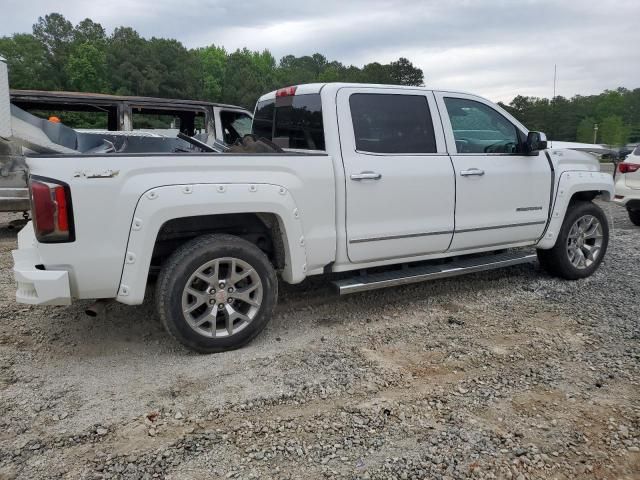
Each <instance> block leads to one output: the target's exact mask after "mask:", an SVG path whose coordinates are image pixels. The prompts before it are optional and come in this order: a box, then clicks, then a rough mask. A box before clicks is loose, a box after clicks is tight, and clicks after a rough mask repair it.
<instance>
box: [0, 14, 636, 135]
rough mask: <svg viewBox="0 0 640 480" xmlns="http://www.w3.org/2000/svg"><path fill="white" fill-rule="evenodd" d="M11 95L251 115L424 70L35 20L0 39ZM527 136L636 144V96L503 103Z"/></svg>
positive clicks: (417, 75) (54, 17) (59, 19)
mask: <svg viewBox="0 0 640 480" xmlns="http://www.w3.org/2000/svg"><path fill="white" fill-rule="evenodd" d="M0 55H2V56H3V57H5V59H6V60H7V62H8V65H9V81H10V85H11V87H12V88H22V89H40V90H72V91H82V92H96V93H113V94H119V95H142V96H155V97H164V98H183V99H195V100H207V101H212V102H225V103H231V104H235V105H241V106H244V107H246V108H249V109H252V108H253V106H254V104H255V102H256V100H257V98H258V97H259V96H260V95H262V94H263V93H265V92H268V91H271V90H274V89H276V88H278V87H283V86H287V85H297V84H301V83H311V82H342V81H344V82H361V83H383V84H394V85H423V84H424V81H425V80H424V74H423V71H422V70H421V69H419V68H417V67H415V66H414V65H413V64H412V63H411V62H410V61H409V60H407V59H406V58H399V59H398V60H397V61H394V62H390V63H387V64H381V63H378V62H372V63H368V64H366V65H364V66H363V67H356V66H353V65H344V64H342V63H341V62H338V61H330V60H328V59H327V58H326V57H325V56H324V55H322V54H320V53H316V54H313V55H310V56H301V57H296V56H294V55H287V56H285V57H282V58H281V59H280V60H279V61H276V59H275V58H274V56H273V55H272V54H271V52H269V50H266V49H265V50H263V51H252V50H249V49H247V48H243V49H238V50H235V51H233V52H231V51H227V50H226V49H225V48H224V47H222V46H217V45H210V46H206V47H200V48H192V49H189V48H186V47H185V46H184V45H183V44H182V43H181V42H179V41H178V40H175V39H166V38H157V37H152V38H150V39H147V38H143V37H141V36H140V35H139V34H138V32H136V31H135V30H134V29H133V28H130V27H118V28H116V29H115V30H113V32H111V34H108V33H107V31H106V30H105V29H104V28H103V27H102V25H100V24H99V23H97V22H94V21H93V20H91V19H89V18H87V19H85V20H82V21H81V22H79V23H78V24H77V25H73V24H72V23H71V22H70V21H69V20H67V19H66V18H65V17H64V16H63V15H61V14H58V13H51V14H49V15H46V16H44V17H39V18H38V21H37V22H36V23H35V24H34V25H33V29H32V32H31V33H16V34H14V35H11V36H4V37H0ZM502 106H503V107H504V108H506V109H507V110H508V111H509V112H511V113H512V114H513V115H514V116H515V117H516V118H518V119H519V120H520V121H521V122H522V123H524V124H525V125H526V126H527V127H528V128H530V129H534V130H542V131H545V132H547V134H548V136H549V138H551V139H555V140H565V141H580V142H587V143H592V142H593V141H594V130H595V125H596V124H597V125H598V129H597V133H596V137H595V140H596V142H597V143H607V144H610V145H622V144H625V143H627V142H630V141H635V142H637V141H640V89H634V90H628V89H624V88H619V89H617V90H612V91H605V92H603V93H601V94H599V95H590V96H580V95H577V96H574V97H572V98H569V99H568V98H564V97H560V96H559V97H556V98H553V99H551V100H549V99H545V98H537V97H524V96H516V97H515V98H514V99H513V101H512V102H510V103H509V104H508V105H504V104H502Z"/></svg>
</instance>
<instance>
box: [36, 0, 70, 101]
mask: <svg viewBox="0 0 640 480" xmlns="http://www.w3.org/2000/svg"><path fill="white" fill-rule="evenodd" d="M33 35H34V37H36V38H37V39H38V40H40V42H41V43H42V45H43V46H44V48H45V51H46V59H47V63H48V69H47V70H48V72H47V74H48V75H50V77H51V81H52V82H53V84H54V86H55V88H59V89H64V88H65V87H66V86H67V82H66V76H65V71H64V67H65V64H66V63H67V58H68V56H69V53H70V49H71V42H72V40H73V25H72V23H71V22H70V21H69V20H67V19H66V18H64V17H63V16H62V15H60V14H59V13H51V14H49V15H45V16H44V17H38V21H37V23H35V24H34V25H33Z"/></svg>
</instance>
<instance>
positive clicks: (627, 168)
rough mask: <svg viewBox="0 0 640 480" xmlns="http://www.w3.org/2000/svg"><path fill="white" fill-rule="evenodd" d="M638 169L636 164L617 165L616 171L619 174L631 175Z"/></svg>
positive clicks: (638, 166) (639, 166)
mask: <svg viewBox="0 0 640 480" xmlns="http://www.w3.org/2000/svg"><path fill="white" fill-rule="evenodd" d="M639 168H640V165H638V164H637V163H624V162H623V163H619V164H618V171H619V172H620V173H633V172H635V171H637V170H638V169H639Z"/></svg>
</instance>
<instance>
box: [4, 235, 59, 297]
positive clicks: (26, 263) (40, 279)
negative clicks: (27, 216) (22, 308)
mask: <svg viewBox="0 0 640 480" xmlns="http://www.w3.org/2000/svg"><path fill="white" fill-rule="evenodd" d="M35 245H36V236H35V233H34V231H33V223H32V222H29V223H27V225H26V226H25V227H24V228H23V229H22V230H20V233H18V249H17V250H13V251H12V252H11V253H12V255H13V276H14V278H15V280H16V283H17V285H18V288H17V290H16V300H17V301H18V303H26V304H29V305H70V304H71V289H70V287H69V272H67V271H64V270H40V269H38V268H36V265H41V264H42V260H41V259H40V255H39V254H38V250H37V248H36V247H35Z"/></svg>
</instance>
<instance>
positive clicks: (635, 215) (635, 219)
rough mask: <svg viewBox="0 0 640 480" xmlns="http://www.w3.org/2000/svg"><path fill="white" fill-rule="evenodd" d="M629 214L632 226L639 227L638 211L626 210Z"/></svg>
mask: <svg viewBox="0 0 640 480" xmlns="http://www.w3.org/2000/svg"><path fill="white" fill-rule="evenodd" d="M627 211H628V212H629V220H631V223H633V224H634V225H638V226H639V227H640V210H627Z"/></svg>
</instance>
